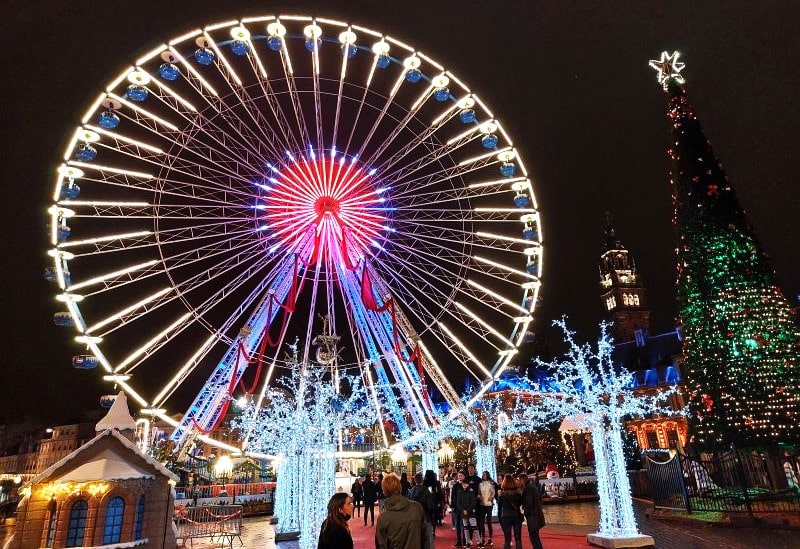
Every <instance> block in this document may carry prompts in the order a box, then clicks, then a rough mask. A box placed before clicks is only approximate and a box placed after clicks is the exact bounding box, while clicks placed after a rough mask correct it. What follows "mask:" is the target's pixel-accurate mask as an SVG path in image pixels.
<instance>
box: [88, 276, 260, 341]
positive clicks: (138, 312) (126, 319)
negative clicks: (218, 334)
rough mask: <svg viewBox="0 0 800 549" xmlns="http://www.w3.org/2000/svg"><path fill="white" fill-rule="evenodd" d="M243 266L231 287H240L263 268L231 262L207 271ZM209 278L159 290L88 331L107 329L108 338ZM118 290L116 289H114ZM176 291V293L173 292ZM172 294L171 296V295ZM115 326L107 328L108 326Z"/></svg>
mask: <svg viewBox="0 0 800 549" xmlns="http://www.w3.org/2000/svg"><path fill="white" fill-rule="evenodd" d="M241 265H245V266H246V268H245V269H244V270H243V271H242V272H241V273H239V274H238V276H237V278H236V279H234V280H233V281H232V282H231V283H230V284H229V286H231V285H232V286H233V287H238V284H239V283H240V282H239V281H246V280H247V279H248V278H250V277H252V276H253V272H258V271H259V270H261V269H262V268H263V267H262V266H261V265H259V264H257V263H255V262H252V261H245V262H234V263H233V264H232V265H231V261H228V262H221V263H218V264H217V265H216V267H215V268H214V269H211V270H209V271H207V272H208V273H209V274H211V275H213V274H224V273H225V272H227V271H230V270H231V269H234V268H238V267H240V266H241ZM209 280H213V279H209V278H203V277H200V276H197V275H195V276H194V277H192V278H191V279H187V280H184V281H183V282H182V283H181V284H180V285H174V286H173V287H172V288H169V290H170V292H166V291H165V290H164V289H162V290H159V291H157V292H155V293H153V294H151V295H149V296H147V297H146V298H144V299H143V300H141V301H140V302H137V303H136V304H135V306H133V307H126V308H125V309H122V310H121V311H118V312H115V313H113V314H111V315H110V316H108V317H106V318H105V319H103V320H101V321H99V322H97V323H96V324H94V325H92V326H91V327H90V328H88V329H87V331H89V332H92V333H98V330H100V329H101V328H105V329H106V331H105V332H103V333H99V334H98V335H100V336H101V337H105V336H107V335H108V334H109V333H111V332H113V331H114V330H116V329H119V328H121V327H123V326H125V325H127V324H129V323H130V322H133V321H135V320H138V319H139V318H142V317H144V316H145V315H147V314H148V313H150V312H152V311H153V310H155V309H158V308H160V307H161V306H163V305H166V304H168V303H172V302H176V301H178V300H183V299H184V298H185V295H186V294H189V293H190V292H191V291H192V290H195V289H197V288H198V287H200V286H202V285H203V284H207V283H209ZM227 288H228V286H226V287H224V288H222V290H219V291H218V292H217V294H216V295H217V296H218V297H220V296H222V295H224V294H226V293H229V290H228V289H227ZM114 289H116V288H114ZM172 290H175V291H172ZM170 293H171V295H170ZM111 324H113V326H110V327H108V328H107V326H109V325H111Z"/></svg>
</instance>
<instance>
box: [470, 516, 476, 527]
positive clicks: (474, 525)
mask: <svg viewBox="0 0 800 549" xmlns="http://www.w3.org/2000/svg"><path fill="white" fill-rule="evenodd" d="M469 525H470V526H471V527H472V528H477V527H478V519H476V518H475V517H469Z"/></svg>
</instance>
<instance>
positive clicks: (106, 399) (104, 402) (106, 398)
mask: <svg viewBox="0 0 800 549" xmlns="http://www.w3.org/2000/svg"><path fill="white" fill-rule="evenodd" d="M115 400H117V395H103V396H101V397H100V406H102V407H103V408H111V407H112V406H113V405H114V401H115Z"/></svg>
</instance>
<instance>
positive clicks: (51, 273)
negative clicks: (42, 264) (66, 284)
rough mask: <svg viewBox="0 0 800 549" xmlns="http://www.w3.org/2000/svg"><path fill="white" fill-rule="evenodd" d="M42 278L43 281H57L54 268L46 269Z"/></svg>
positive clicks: (56, 273)
mask: <svg viewBox="0 0 800 549" xmlns="http://www.w3.org/2000/svg"><path fill="white" fill-rule="evenodd" d="M42 276H44V279H45V280H46V281H48V282H55V281H56V280H58V271H56V268H55V267H47V268H46V269H45V270H44V273H42Z"/></svg>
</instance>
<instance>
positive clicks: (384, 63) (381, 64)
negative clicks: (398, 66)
mask: <svg viewBox="0 0 800 549" xmlns="http://www.w3.org/2000/svg"><path fill="white" fill-rule="evenodd" d="M391 63H392V58H391V57H389V56H388V55H381V56H378V60H377V61H376V62H375V66H376V67H378V68H379V69H385V68H386V67H388V66H389V65H390V64H391Z"/></svg>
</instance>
